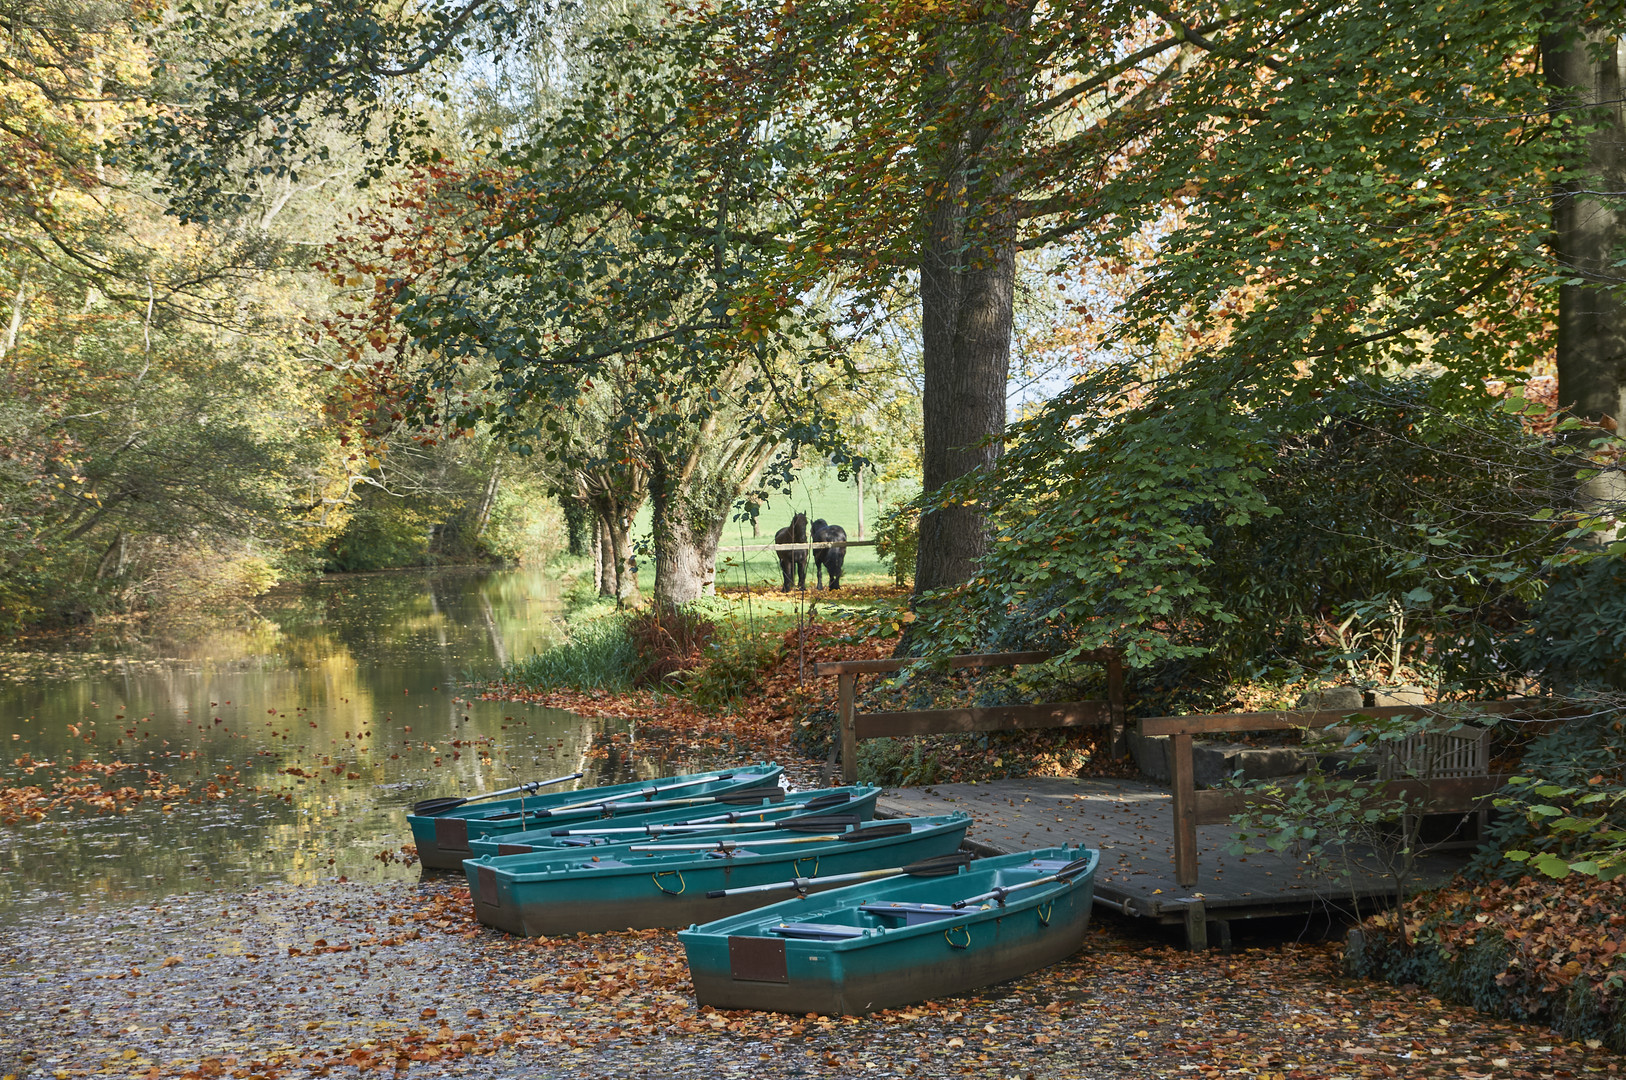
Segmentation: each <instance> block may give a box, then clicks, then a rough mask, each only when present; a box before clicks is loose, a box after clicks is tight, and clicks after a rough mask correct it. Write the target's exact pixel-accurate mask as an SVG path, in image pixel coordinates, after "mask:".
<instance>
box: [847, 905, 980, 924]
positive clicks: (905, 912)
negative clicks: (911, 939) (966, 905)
mask: <svg viewBox="0 0 1626 1080" xmlns="http://www.w3.org/2000/svg"><path fill="white" fill-rule="evenodd" d="M858 910H859V911H862V912H864V913H865V914H867V915H883V916H891V917H892V918H894V919H902V920H903V925H905V926H918V925H919V924H920V923H928V922H936V921H937V920H939V919H952V918H954V917H955V916H957V915H963V914H965V912H963V911H956V910H955V909H953V908H951V907H948V906H947V905H945V904H864V905H863V906H862V907H860V908H859V909H858Z"/></svg>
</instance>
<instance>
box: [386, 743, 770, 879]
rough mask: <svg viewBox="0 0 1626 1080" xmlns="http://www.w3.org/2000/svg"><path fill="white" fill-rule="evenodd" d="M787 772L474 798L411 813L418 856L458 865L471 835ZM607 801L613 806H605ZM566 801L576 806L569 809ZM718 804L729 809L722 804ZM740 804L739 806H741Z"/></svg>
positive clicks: (583, 817) (745, 784)
mask: <svg viewBox="0 0 1626 1080" xmlns="http://www.w3.org/2000/svg"><path fill="white" fill-rule="evenodd" d="M783 772H784V769H783V768H782V767H781V766H778V765H774V764H762V765H748V766H745V767H743V768H736V769H720V770H716V771H713V772H705V773H690V774H689V775H686V776H669V777H666V778H664V779H661V780H642V781H638V782H636V783H630V784H611V785H608V786H605V787H595V788H585V789H583V790H579V791H550V792H548V793H546V794H542V795H530V796H526V797H525V798H520V799H502V800H499V801H496V802H481V803H470V804H468V805H464V806H458V807H456V808H454V809H451V810H448V811H446V812H445V813H442V814H433V815H424V814H409V815H407V821H408V823H410V824H411V826H412V842H413V843H414V844H416V845H417V848H418V861H419V862H421V863H422V864H423V865H424V866H425V867H426V868H428V869H431V870H456V869H457V868H458V867H459V866H460V865H462V862H463V860H464V859H467V858H468V857H469V856H470V855H472V854H473V852H472V851H471V849H470V848H469V842H470V841H471V840H479V839H484V838H487V837H496V836H502V835H505V834H509V833H517V832H522V831H524V830H525V829H533V828H537V827H538V826H540V825H542V824H543V823H544V822H547V823H549V824H550V825H551V826H552V827H555V828H557V827H559V826H560V825H562V824H564V823H565V822H568V821H591V820H592V819H594V818H597V817H601V816H605V815H607V814H620V813H632V812H635V810H636V806H635V804H640V803H641V804H648V803H651V802H655V801H657V800H659V801H663V802H665V801H669V800H673V799H694V798H706V797H713V796H719V795H727V794H731V793H734V792H743V791H745V790H747V789H750V788H756V787H764V786H775V785H777V784H778V783H779V777H780V775H781V774H782V773H783ZM604 804H611V805H612V806H613V808H610V809H606V808H605V805H604ZM567 807H570V808H573V809H565V808H567ZM719 809H724V808H722V807H719ZM736 809H739V807H736Z"/></svg>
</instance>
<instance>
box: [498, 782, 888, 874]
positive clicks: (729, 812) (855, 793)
mask: <svg viewBox="0 0 1626 1080" xmlns="http://www.w3.org/2000/svg"><path fill="white" fill-rule="evenodd" d="M880 794H881V789H880V788H878V787H876V786H875V785H873V784H866V785H861V786H857V787H838V788H820V789H817V790H814V791H795V792H790V793H788V794H787V795H786V796H785V801H784V802H776V803H762V804H760V805H758V806H756V807H745V806H742V807H737V808H733V809H718V808H717V807H716V806H708V805H698V806H680V807H676V808H674V809H671V810H656V811H651V812H650V813H647V814H618V815H616V816H615V817H612V818H607V819H602V820H593V821H577V822H574V823H567V824H565V825H556V826H552V827H549V828H541V829H527V830H526V831H525V832H521V833H512V834H502V835H499V836H495V837H491V838H488V839H484V840H470V841H469V856H468V857H469V858H471V859H478V858H479V857H480V856H482V855H524V854H527V853H529V852H532V851H542V850H546V849H551V848H561V847H572V848H580V847H597V846H600V845H602V844H613V843H635V842H638V841H639V840H643V839H647V838H650V837H654V836H668V837H673V836H677V835H679V834H685V833H695V834H699V833H726V832H731V831H737V832H740V833H742V834H743V833H747V832H755V831H760V827H761V826H762V825H764V824H768V823H773V822H783V821H787V820H792V819H795V818H798V817H806V816H808V815H825V814H849V815H853V816H856V817H857V818H858V819H859V820H860V821H868V820H870V819H871V818H873V817H874V816H875V800H876V799H877V798H879V797H880Z"/></svg>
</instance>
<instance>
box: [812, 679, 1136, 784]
mask: <svg viewBox="0 0 1626 1080" xmlns="http://www.w3.org/2000/svg"><path fill="white" fill-rule="evenodd" d="M1084 658H1085V659H1088V660H1091V661H1093V662H1095V663H1099V664H1101V665H1102V666H1104V667H1105V668H1106V669H1107V697H1106V700H1104V701H1063V702H1051V703H1045V704H1038V705H996V706H988V707H985V708H975V709H972V708H966V709H912V710H906V711H902V712H879V713H860V712H856V711H855V704H854V703H855V702H856V701H857V698H858V677H859V676H860V675H880V674H885V673H887V672H893V671H902V670H903V669H904V668H906V667H911V666H913V665H915V664H921V663H929V661H921V660H913V659H888V660H838V661H835V662H831V663H823V664H820V665H818V667H817V668H816V669H815V670H816V671H817V673H818V674H820V675H835V676H837V678H838V682H837V684H836V688H837V701H838V711H839V713H840V718H841V719H840V728H841V776H842V782H843V783H846V784H854V783H857V782H858V743H859V742H860V741H861V740H863V739H881V738H899V737H903V736H909V735H936V734H944V733H950V732H968V731H1020V730H1024V729H1027V728H1051V727H1059V728H1068V727H1095V726H1103V727H1107V728H1109V729H1110V730H1111V733H1112V753H1113V754H1114V755H1117V756H1122V754H1123V753H1124V750H1125V744H1124V669H1123V656H1122V654H1121V653H1119V652H1118V651H1117V650H1115V649H1100V650H1097V651H1095V652H1090V653H1085V654H1084ZM1048 659H1050V654H1049V653H1047V652H1018V653H980V654H972V655H967V656H951V657H949V658H948V666H949V667H951V668H989V667H1015V666H1017V665H1019V664H1037V663H1041V662H1043V661H1045V660H1048Z"/></svg>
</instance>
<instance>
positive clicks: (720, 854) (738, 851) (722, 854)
mask: <svg viewBox="0 0 1626 1080" xmlns="http://www.w3.org/2000/svg"><path fill="white" fill-rule="evenodd" d="M760 854H761V852H757V851H752V850H751V849H750V848H742V847H737V848H734V849H733V850H731V851H708V852H706V858H708V859H726V858H729V857H730V856H733V855H760Z"/></svg>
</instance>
